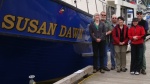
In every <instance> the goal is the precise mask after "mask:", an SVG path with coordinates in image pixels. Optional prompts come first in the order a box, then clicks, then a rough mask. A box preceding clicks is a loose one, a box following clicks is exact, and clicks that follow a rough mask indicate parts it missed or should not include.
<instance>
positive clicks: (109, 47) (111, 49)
mask: <svg viewBox="0 0 150 84" xmlns="http://www.w3.org/2000/svg"><path fill="white" fill-rule="evenodd" d="M105 47H106V48H105V56H104V66H105V67H107V62H108V55H107V52H108V51H109V50H110V53H111V67H115V66H116V65H115V50H114V45H113V43H107V44H106V46H105Z"/></svg>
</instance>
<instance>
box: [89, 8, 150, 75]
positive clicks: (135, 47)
mask: <svg viewBox="0 0 150 84" xmlns="http://www.w3.org/2000/svg"><path fill="white" fill-rule="evenodd" d="M136 14H137V18H133V20H132V25H131V27H130V28H128V26H127V25H126V24H124V18H123V17H117V16H116V15H115V14H114V15H112V17H111V21H107V20H106V12H104V11H102V12H101V13H100V14H99V13H95V14H94V16H93V20H94V21H93V22H92V23H91V24H90V26H89V31H90V35H91V37H92V46H93V68H94V73H95V72H97V71H100V72H101V73H104V72H105V71H110V69H109V68H108V67H107V62H108V56H107V51H108V50H109V51H110V52H111V70H114V69H116V71H117V72H118V73H119V72H121V71H122V72H126V71H127V68H126V51H127V45H128V43H129V40H130V45H131V63H130V73H131V74H135V75H139V74H140V73H142V74H146V71H145V70H146V60H145V50H146V48H145V47H146V46H145V42H144V40H145V36H146V32H147V30H148V23H147V22H146V21H145V20H143V19H142V18H143V14H142V12H141V11H137V13H136Z"/></svg>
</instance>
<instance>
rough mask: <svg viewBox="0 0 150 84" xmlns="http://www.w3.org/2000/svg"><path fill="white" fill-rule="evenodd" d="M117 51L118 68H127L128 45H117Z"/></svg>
mask: <svg viewBox="0 0 150 84" xmlns="http://www.w3.org/2000/svg"><path fill="white" fill-rule="evenodd" d="M114 48H115V53H116V67H117V69H124V68H126V51H127V45H123V46H119V45H115V46H114Z"/></svg>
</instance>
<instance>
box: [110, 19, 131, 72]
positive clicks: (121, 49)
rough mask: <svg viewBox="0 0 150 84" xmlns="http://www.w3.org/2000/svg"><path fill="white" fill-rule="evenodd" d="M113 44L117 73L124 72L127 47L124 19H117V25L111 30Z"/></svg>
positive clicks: (125, 69) (126, 28)
mask: <svg viewBox="0 0 150 84" xmlns="http://www.w3.org/2000/svg"><path fill="white" fill-rule="evenodd" d="M112 36H113V39H114V41H113V44H114V48H115V53H116V68H117V72H120V71H123V72H126V71H127V68H126V50H127V45H128V27H127V25H125V24H124V18H123V17H118V25H117V26H116V27H115V28H114V29H113V32H112Z"/></svg>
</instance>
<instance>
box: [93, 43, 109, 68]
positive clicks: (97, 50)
mask: <svg viewBox="0 0 150 84" xmlns="http://www.w3.org/2000/svg"><path fill="white" fill-rule="evenodd" d="M105 45H106V41H101V42H99V43H98V42H96V41H92V46H93V68H94V69H96V70H98V62H99V63H100V67H99V68H100V69H103V68H104V56H105Z"/></svg>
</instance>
